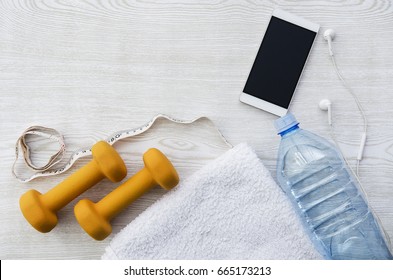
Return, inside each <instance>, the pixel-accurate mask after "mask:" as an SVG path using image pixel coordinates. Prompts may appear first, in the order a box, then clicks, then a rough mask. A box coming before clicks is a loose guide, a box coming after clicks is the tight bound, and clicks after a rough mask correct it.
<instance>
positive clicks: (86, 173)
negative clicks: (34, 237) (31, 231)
mask: <svg viewBox="0 0 393 280" xmlns="http://www.w3.org/2000/svg"><path fill="white" fill-rule="evenodd" d="M91 152H92V154H93V160H91V161H90V162H89V163H88V164H87V165H85V166H83V167H82V168H81V169H79V170H78V171H76V172H75V173H74V174H72V175H71V176H69V177H68V178H67V179H65V180H64V181H63V182H61V183H60V184H58V185H57V186H56V187H54V188H53V189H51V190H50V191H48V192H47V193H45V194H41V193H39V192H38V191H36V190H30V191H28V192H26V193H25V194H23V195H22V196H21V198H20V200H19V205H20V209H21V210H22V213H23V216H25V218H26V220H27V221H28V222H29V223H30V224H31V225H32V226H33V227H34V228H35V229H36V230H38V231H40V232H49V231H51V230H52V229H53V228H54V227H55V226H56V224H57V215H56V212H57V211H59V210H60V209H61V208H63V207H64V206H66V205H67V204H68V203H70V202H71V201H72V200H73V199H75V198H76V197H77V196H79V195H80V194H82V193H83V192H85V191H86V190H88V189H89V188H91V187H92V186H94V185H95V184H97V183H98V182H99V181H101V180H102V179H104V178H105V177H106V178H108V179H109V180H111V181H112V182H119V181H121V180H122V179H123V178H124V177H125V176H126V175H127V169H126V166H125V164H124V161H123V160H122V159H121V157H120V155H119V154H118V153H117V152H116V150H115V149H114V148H113V147H112V146H110V145H109V144H108V143H107V142H104V141H100V142H97V143H96V144H95V145H94V146H93V147H92V149H91Z"/></svg>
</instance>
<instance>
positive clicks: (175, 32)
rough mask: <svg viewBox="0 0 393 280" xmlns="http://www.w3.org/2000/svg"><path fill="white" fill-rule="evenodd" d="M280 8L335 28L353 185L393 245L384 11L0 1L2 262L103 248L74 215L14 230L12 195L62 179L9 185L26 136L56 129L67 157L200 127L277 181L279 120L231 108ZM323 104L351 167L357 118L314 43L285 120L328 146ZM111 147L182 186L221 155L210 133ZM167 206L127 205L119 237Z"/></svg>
mask: <svg viewBox="0 0 393 280" xmlns="http://www.w3.org/2000/svg"><path fill="white" fill-rule="evenodd" d="M275 7H281V8H284V9H286V10H288V11H290V12H293V13H295V14H298V15H300V16H304V17H306V18H308V19H309V20H311V21H314V22H317V23H319V24H321V27H322V31H323V30H324V29H326V28H334V29H336V32H337V37H336V39H335V41H334V45H333V47H334V50H335V54H336V59H337V63H338V65H339V67H340V70H341V71H342V73H343V76H344V77H345V78H346V80H347V82H348V84H349V85H350V86H351V87H352V88H353V90H354V92H355V93H356V94H357V96H358V97H359V99H360V101H361V102H362V104H363V106H364V109H365V111H366V115H367V117H368V120H369V137H368V142H367V147H366V150H365V157H364V160H363V161H362V164H361V167H360V174H361V178H362V182H363V184H364V187H365V191H366V192H367V194H368V197H369V201H370V204H371V205H372V207H373V208H374V209H375V212H376V213H377V214H378V216H379V217H380V219H381V221H382V224H383V225H384V227H385V229H386V231H387V233H388V235H389V236H390V238H391V239H393V203H392V202H393V188H392V182H391V181H392V179H393V175H392V174H393V122H392V115H393V99H392V98H391V96H392V88H393V80H392V78H391V77H392V76H393V55H392V53H393V28H392V26H393V6H392V1H390V0H385V1H383V0H380V1H377V0H375V1H372V0H361V1H359V0H348V1H344V0H342V1H317V0H315V1H314V0H312V1H309V0H307V1H306V0H301V1H291V0H286V1H284V0H283V1H237V0H226V1H207V0H206V1H185V0H184V1H183V0H172V1H148V0H146V1H144V0H139V1H131V0H130V1H126V0H110V1H98V0H85V1H76V0H70V1H67V0H56V1H55V0H34V1H27V0H15V1H11V0H5V1H0V133H1V137H2V140H1V142H0V150H1V155H2V161H1V162H0V167H1V173H0V184H1V189H0V213H1V214H0V215H1V223H2V227H1V228H0V235H1V239H0V257H1V258H2V259H4V258H5V259H21V258H26V259H30V258H31V259H41V258H44V259H95V258H99V257H100V255H101V254H102V253H103V250H104V248H105V246H106V245H107V244H108V242H109V241H110V238H108V239H107V240H105V241H103V242H95V241H92V240H91V239H90V238H89V237H88V236H87V235H86V234H84V233H83V232H82V230H81V229H80V228H79V226H78V225H77V222H76V221H75V219H74V217H73V214H72V207H73V205H74V203H75V202H73V203H71V204H70V205H68V206H67V207H66V208H65V209H64V210H63V211H61V212H60V222H59V225H58V226H57V227H56V228H55V229H54V230H53V231H52V232H51V233H49V234H46V235H44V234H40V233H38V232H36V231H35V230H33V229H32V228H31V227H30V226H29V225H28V224H27V223H26V221H25V220H24V219H23V217H22V215H21V214H20V211H19V207H18V199H19V196H20V195H21V194H22V193H23V192H25V191H26V190H27V189H30V188H35V189H37V190H39V191H41V192H45V191H47V190H48V189H49V188H51V187H52V186H54V185H55V184H56V183H57V182H60V181H61V180H62V179H63V178H65V176H67V174H68V173H69V172H67V173H66V174H64V176H63V175H61V176H58V177H55V178H45V179H38V180H35V181H33V182H32V183H31V184H25V185H22V184H19V183H18V182H17V181H16V180H15V179H14V178H13V177H12V175H11V166H12V163H13V160H14V145H15V142H16V139H17V138H18V137H19V135H20V134H21V133H22V131H23V130H24V129H26V128H27V127H28V126H30V125H35V124H39V125H44V126H49V127H53V128H56V129H57V130H59V131H60V132H62V133H63V134H64V135H65V138H66V142H67V144H69V151H72V150H73V149H77V148H80V147H85V146H91V145H92V144H93V143H94V142H95V141H97V140H99V139H102V138H104V137H106V136H108V135H109V134H111V133H112V132H114V131H117V130H122V129H126V128H132V127H137V126H139V125H141V124H143V123H145V122H147V121H148V120H149V119H151V118H152V117H153V116H154V115H155V114H157V113H166V114H168V115H171V116H173V117H176V118H179V119H192V118H194V117H198V116H202V115H204V116H208V117H209V118H211V119H212V120H213V121H214V123H215V124H216V125H217V126H218V127H219V128H220V130H221V131H222V133H223V134H224V135H225V137H226V138H227V139H228V140H229V142H231V143H232V144H234V145H235V144H238V143H240V142H248V143H249V144H250V145H251V146H252V147H253V148H254V149H255V150H256V151H257V153H258V155H259V156H260V157H261V159H262V160H263V161H264V163H265V165H266V166H267V167H268V168H269V170H270V171H271V172H272V174H273V175H274V173H275V163H276V156H277V148H278V144H279V138H278V137H277V136H276V133H275V131H274V128H273V125H272V122H273V120H274V119H275V117H274V116H273V115H271V114H268V113H266V112H263V111H261V110H258V109H255V108H253V107H250V106H247V105H245V104H242V103H240V102H239V101H238V99H239V94H240V93H241V91H242V89H243V86H244V83H245V80H246V78H247V75H248V73H249V70H250V68H251V65H252V62H253V60H254V58H255V54H256V52H257V50H258V47H259V44H260V42H261V39H262V36H263V33H264V30H265V28H266V25H267V23H268V20H269V17H270V14H271V12H272V10H273V9H274V8H275ZM325 97H329V98H330V99H331V100H332V102H333V118H334V124H335V131H336V134H337V135H338V139H339V142H340V144H341V145H342V148H343V150H344V152H345V154H346V156H347V157H348V158H349V159H350V162H351V163H353V164H354V158H355V157H356V154H357V147H358V143H359V140H360V135H361V129H362V119H361V116H360V114H359V112H358V111H357V109H356V105H355V102H354V101H353V100H352V97H351V96H350V95H349V94H348V93H347V92H346V90H345V89H344V88H343V87H342V85H341V84H340V82H339V80H338V79H337V77H336V74H335V72H334V70H333V67H332V64H331V61H330V60H329V56H328V52H327V47H326V42H325V41H324V40H323V38H322V35H321V34H320V35H319V36H318V38H317V39H316V42H315V45H314V48H313V50H312V53H311V56H310V58H309V60H308V65H307V67H306V69H305V71H304V73H303V76H302V79H301V81H300V83H299V85H298V88H297V92H296V95H295V98H294V100H293V102H292V105H291V111H292V112H293V113H294V114H295V115H296V116H297V118H298V119H299V120H300V121H301V123H302V126H303V127H304V128H306V129H309V130H311V131H314V132H315V133H318V134H320V135H322V136H325V137H329V133H328V126H327V122H326V114H325V113H324V112H321V111H320V110H319V109H318V106H317V104H318V102H319V100H320V99H322V98H325ZM116 145H117V146H116V148H118V149H119V150H120V152H121V153H122V155H124V158H125V159H126V163H127V166H128V167H129V174H132V173H134V172H135V171H136V170H137V169H138V168H140V167H141V164H142V163H141V154H142V153H143V152H144V151H145V150H146V149H147V148H148V147H151V146H157V145H158V146H159V147H161V148H162V149H163V150H164V151H165V152H167V153H168V156H169V157H170V158H171V159H173V160H174V162H175V164H176V166H177V167H178V168H179V172H180V173H181V175H182V176H184V177H187V176H189V175H190V174H192V172H194V171H195V170H197V169H198V168H200V167H201V166H203V165H204V164H205V163H207V162H208V161H210V160H211V159H213V158H215V157H217V156H218V155H219V154H221V153H222V152H223V151H224V150H225V145H224V144H223V143H222V142H221V140H220V139H219V138H218V137H216V136H215V134H214V132H213V130H212V127H211V126H210V124H208V123H206V122H200V123H197V124H194V125H192V126H191V127H183V126H176V125H173V124H170V123H160V124H157V126H156V127H155V128H154V129H153V130H152V131H149V132H148V133H146V134H144V135H141V136H140V137H137V138H134V139H132V140H127V141H122V142H121V143H119V144H116ZM86 162H87V159H86V160H82V161H80V162H78V164H77V166H75V167H74V168H73V169H72V170H76V168H78V167H80V166H82V165H83V164H84V163H86ZM72 170H71V171H70V172H72ZM274 176H275V175H274ZM113 187H114V186H113V184H109V183H105V182H103V183H101V184H99V185H98V186H96V187H95V188H93V189H91V190H89V191H88V192H87V193H85V194H84V195H83V196H82V197H89V198H91V199H99V198H101V197H102V196H103V195H105V194H106V193H107V192H108V191H110V190H111V189H112V188H113ZM162 195H163V191H160V190H159V189H157V190H154V191H152V192H151V193H149V194H147V195H145V196H144V197H143V198H141V199H140V200H138V201H137V202H136V203H135V204H133V205H132V206H130V207H129V208H128V209H127V210H126V211H125V212H123V213H122V214H121V215H120V216H119V217H118V218H116V219H115V220H114V233H116V232H118V231H119V230H120V229H121V228H122V227H124V226H125V225H126V224H127V223H129V222H130V221H131V220H132V219H133V218H134V217H135V216H136V215H138V213H140V212H141V211H143V210H144V209H146V207H148V206H149V205H150V204H151V203H153V202H154V201H155V200H156V199H158V198H159V197H160V196H162Z"/></svg>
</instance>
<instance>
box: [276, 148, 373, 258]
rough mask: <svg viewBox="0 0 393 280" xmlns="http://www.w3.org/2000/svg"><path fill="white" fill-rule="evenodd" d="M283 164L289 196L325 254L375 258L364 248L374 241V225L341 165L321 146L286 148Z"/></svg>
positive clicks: (338, 160)
mask: <svg viewBox="0 0 393 280" xmlns="http://www.w3.org/2000/svg"><path fill="white" fill-rule="evenodd" d="M283 164H284V166H283V170H282V172H283V175H284V177H286V179H287V183H288V187H289V191H290V195H292V196H293V198H294V201H296V203H297V206H298V207H299V209H300V211H301V214H302V215H303V216H304V218H305V221H306V223H307V224H308V226H309V227H310V228H311V229H312V230H313V232H314V233H315V236H317V238H318V239H319V240H320V241H321V243H322V244H323V246H324V247H325V249H326V250H327V251H328V252H329V254H330V255H331V256H332V257H333V258H339V259H352V258H355V259H363V258H367V259H369V258H370V257H371V258H377V256H375V255H374V254H373V253H372V248H369V247H368V245H369V244H368V243H369V242H368V241H369V240H370V239H374V240H375V239H378V236H375V233H373V230H372V229H378V228H377V225H376V224H375V221H374V219H373V216H372V214H371V213H370V211H369V209H368V207H367V204H366V202H365V201H364V199H363V197H362V195H361V194H360V192H359V190H358V189H357V187H356V184H355V183H354V182H353V181H352V177H351V176H350V175H349V174H348V171H347V169H346V168H345V166H344V165H343V162H342V161H341V160H340V159H339V158H337V157H336V156H334V155H332V156H331V155H330V153H329V150H324V148H323V147H316V146H312V145H306V144H304V145H296V146H294V147H292V148H291V149H289V150H288V152H287V153H286V155H285V157H284V161H283ZM365 224H367V225H368V227H365ZM367 229H368V230H367ZM370 229H371V230H370ZM366 230H367V231H366ZM373 234H374V236H372V235H373ZM371 244H372V243H371Z"/></svg>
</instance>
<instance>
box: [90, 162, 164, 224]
mask: <svg viewBox="0 0 393 280" xmlns="http://www.w3.org/2000/svg"><path fill="white" fill-rule="evenodd" d="M156 185H157V183H156V182H155V181H154V179H153V177H152V176H151V174H150V172H149V170H148V169H147V168H143V169H141V170H140V171H139V172H138V173H136V174H135V175H134V176H132V177H131V178H130V179H128V180H127V181H126V182H124V183H123V184H121V185H120V186H119V187H117V188H116V189H114V190H113V191H112V192H111V193H109V194H108V195H107V196H105V197H104V198H103V199H101V200H100V201H99V202H97V203H96V207H95V209H96V210H97V211H98V212H99V213H100V214H101V215H102V216H103V217H104V218H106V219H107V221H110V220H111V219H112V218H114V217H115V216H116V215H117V214H119V213H120V212H121V211H122V210H123V209H125V208H126V207H127V206H128V205H129V204H131V203H132V202H133V201H135V200H137V199H138V198H139V197H141V196H142V195H143V194H144V193H145V192H147V191H149V190H150V189H151V188H153V187H154V186H156Z"/></svg>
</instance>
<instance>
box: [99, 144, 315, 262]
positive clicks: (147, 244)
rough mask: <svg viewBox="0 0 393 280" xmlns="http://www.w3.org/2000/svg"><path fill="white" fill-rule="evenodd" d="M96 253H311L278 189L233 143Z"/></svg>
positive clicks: (245, 255)
mask: <svg viewBox="0 0 393 280" xmlns="http://www.w3.org/2000/svg"><path fill="white" fill-rule="evenodd" d="M102 258H103V259H319V258H321V256H320V255H319V254H318V252H317V251H316V250H315V249H314V247H313V245H312V244H311V241H310V240H309V238H308V236H307V235H306V234H305V232H304V230H303V228H302V225H301V223H300V221H299V220H298V218H297V217H296V215H295V213H294V211H293V209H292V206H291V204H290V202H289V201H288V199H287V198H286V196H285V194H284V193H283V192H282V191H281V189H280V188H279V186H278V185H277V184H276V183H275V181H274V180H273V178H272V177H271V175H270V173H269V171H268V170H267V169H266V168H265V166H264V165H263V164H262V162H261V161H260V160H259V159H258V157H257V155H256V154H255V152H254V151H253V150H252V149H251V148H250V147H249V146H248V145H247V144H240V145H237V146H236V147H234V148H232V149H231V150H229V151H227V152H226V153H224V154H223V155H222V156H220V157H219V158H217V159H216V160H214V161H212V162H211V163H209V164H207V165H206V166H205V167H203V168H202V169H201V170H199V171H197V172H196V173H194V174H193V175H192V176H191V177H189V178H188V179H186V180H185V181H184V182H182V183H181V184H180V185H179V186H178V187H176V188H174V189H173V190H172V191H170V192H168V193H167V194H165V195H164V196H163V197H162V198H161V199H160V200H158V201H157V202H156V203H154V204H153V205H152V206H150V207H149V208H148V209H147V210H146V211H144V212H143V213H142V214H141V215H139V216H138V217H137V218H136V219H135V220H134V221H132V222H131V223H130V224H129V225H127V226H126V227H125V228H124V229H123V230H122V231H121V232H120V233H118V234H117V235H116V236H115V237H114V238H113V240H112V241H111V243H110V245H109V246H108V247H107V248H106V252H105V254H104V255H103V256H102Z"/></svg>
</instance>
